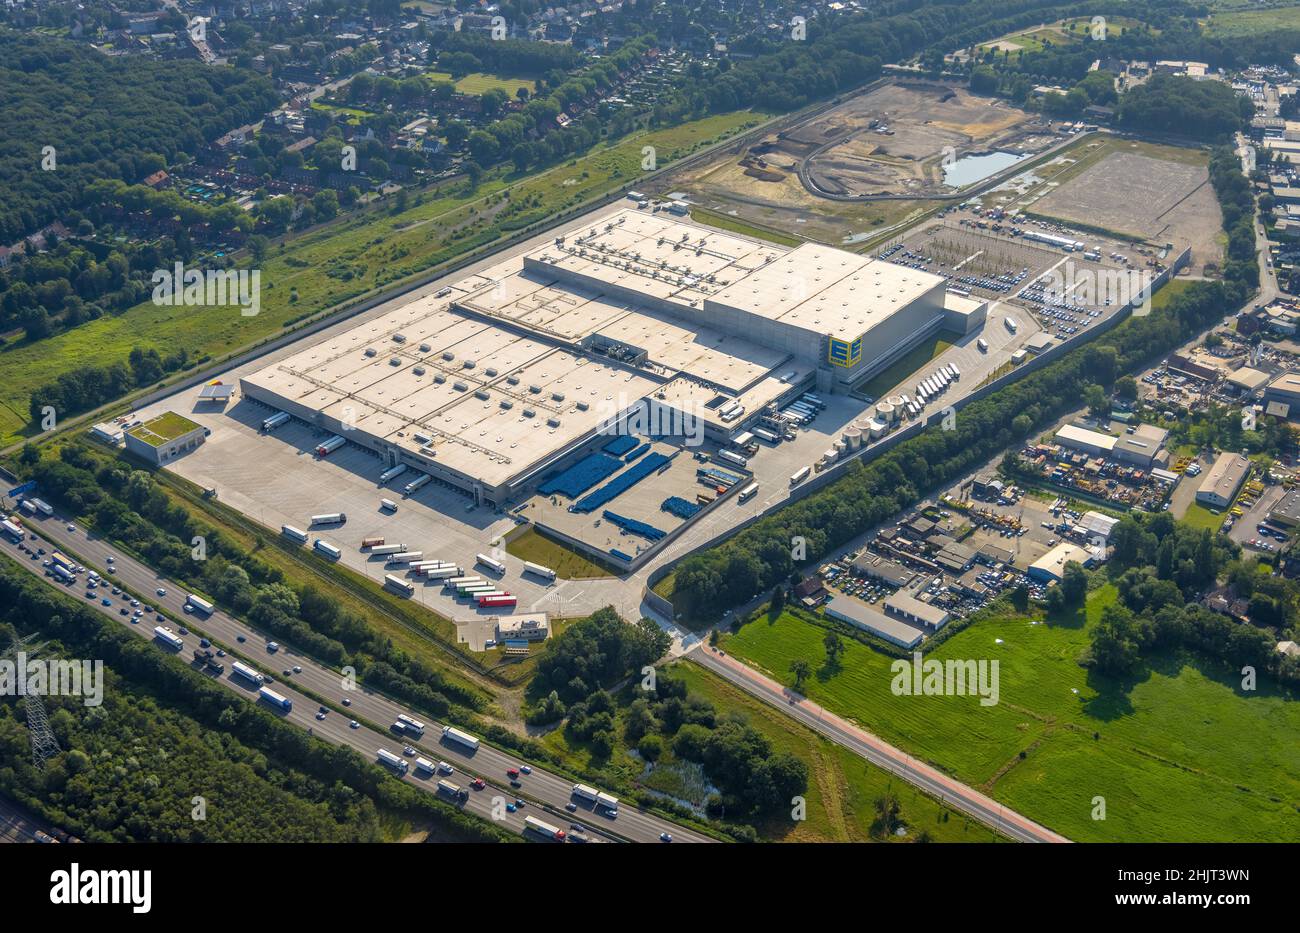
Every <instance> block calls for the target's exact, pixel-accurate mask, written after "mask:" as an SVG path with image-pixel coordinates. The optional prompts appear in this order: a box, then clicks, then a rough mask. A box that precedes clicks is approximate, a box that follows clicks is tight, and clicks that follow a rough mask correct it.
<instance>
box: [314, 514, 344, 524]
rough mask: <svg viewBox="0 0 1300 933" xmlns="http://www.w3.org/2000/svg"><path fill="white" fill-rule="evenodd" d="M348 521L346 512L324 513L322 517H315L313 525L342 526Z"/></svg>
mask: <svg viewBox="0 0 1300 933" xmlns="http://www.w3.org/2000/svg"><path fill="white" fill-rule="evenodd" d="M347 520H348V515H347V513H346V512H322V513H321V514H320V515H313V516H312V517H311V523H312V524H313V525H341V524H343V523H344V522H346V521H347Z"/></svg>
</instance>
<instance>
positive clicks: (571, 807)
mask: <svg viewBox="0 0 1300 933" xmlns="http://www.w3.org/2000/svg"><path fill="white" fill-rule="evenodd" d="M564 809H566V810H568V811H569V812H570V813H577V812H578V805H577V804H576V803H574V802H573V801H572V800H570V801H569V802H568V803H566V804H565V805H564Z"/></svg>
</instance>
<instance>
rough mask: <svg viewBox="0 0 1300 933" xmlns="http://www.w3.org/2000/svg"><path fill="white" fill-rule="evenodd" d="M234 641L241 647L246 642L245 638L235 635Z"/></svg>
mask: <svg viewBox="0 0 1300 933" xmlns="http://www.w3.org/2000/svg"><path fill="white" fill-rule="evenodd" d="M235 641H237V642H239V643H240V644H241V645H242V644H243V643H244V642H246V641H248V639H247V638H245V637H244V636H243V635H236V636H235Z"/></svg>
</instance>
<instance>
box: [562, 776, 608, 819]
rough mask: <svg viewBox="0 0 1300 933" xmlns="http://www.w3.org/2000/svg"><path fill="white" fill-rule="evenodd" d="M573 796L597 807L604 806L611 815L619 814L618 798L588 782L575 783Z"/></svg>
mask: <svg viewBox="0 0 1300 933" xmlns="http://www.w3.org/2000/svg"><path fill="white" fill-rule="evenodd" d="M572 793H573V796H574V797H577V798H578V799H579V800H585V801H587V803H589V804H592V805H593V806H595V807H599V808H603V809H604V810H605V811H606V813H607V814H608V815H609V816H610V817H615V816H618V798H617V797H611V796H610V795H609V794H607V793H605V792H604V791H600V790H596V788H594V787H591V786H590V785H587V784H574V785H573V791H572Z"/></svg>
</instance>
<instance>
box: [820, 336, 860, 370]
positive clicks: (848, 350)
mask: <svg viewBox="0 0 1300 933" xmlns="http://www.w3.org/2000/svg"><path fill="white" fill-rule="evenodd" d="M827 358H828V359H829V360H830V361H831V363H832V364H833V365H835V366H853V365H854V364H856V363H857V361H858V360H860V359H862V338H861V337H859V338H858V339H857V340H854V341H853V342H852V343H850V342H849V341H847V340H836V339H835V338H834V337H832V338H831V349H830V353H829V354H828V357H827Z"/></svg>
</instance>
